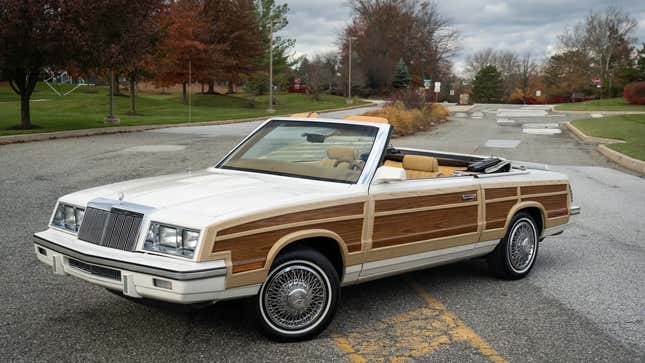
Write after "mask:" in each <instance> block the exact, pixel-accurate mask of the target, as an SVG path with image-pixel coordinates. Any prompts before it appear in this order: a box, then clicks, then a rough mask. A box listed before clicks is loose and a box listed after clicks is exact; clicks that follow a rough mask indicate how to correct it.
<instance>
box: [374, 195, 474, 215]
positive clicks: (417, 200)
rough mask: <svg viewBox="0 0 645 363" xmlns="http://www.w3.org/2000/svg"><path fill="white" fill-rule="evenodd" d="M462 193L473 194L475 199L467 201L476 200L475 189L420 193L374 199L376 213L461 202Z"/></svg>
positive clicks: (462, 200)
mask: <svg viewBox="0 0 645 363" xmlns="http://www.w3.org/2000/svg"><path fill="white" fill-rule="evenodd" d="M464 194H475V199H471V200H468V202H474V201H477V200H478V199H477V198H478V196H477V190H476V189H473V190H466V191H463V192H456V193H446V194H436V195H422V196H415V197H409V198H395V199H382V200H377V201H376V206H375V209H376V213H379V212H389V211H395V210H405V209H414V208H423V207H428V206H439V205H449V204H458V203H463V202H464V199H463V195H464Z"/></svg>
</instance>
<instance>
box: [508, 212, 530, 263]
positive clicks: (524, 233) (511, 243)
mask: <svg viewBox="0 0 645 363" xmlns="http://www.w3.org/2000/svg"><path fill="white" fill-rule="evenodd" d="M537 243H538V241H537V235H536V232H535V226H534V225H533V223H532V222H531V220H529V219H527V218H522V219H520V220H518V221H517V223H515V225H513V229H512V231H511V234H510V236H509V239H508V244H507V248H508V254H507V256H508V262H509V264H510V267H511V269H513V271H515V272H516V273H524V272H526V271H528V270H529V269H530V268H531V265H532V264H533V260H534V259H535V254H536V251H537Z"/></svg>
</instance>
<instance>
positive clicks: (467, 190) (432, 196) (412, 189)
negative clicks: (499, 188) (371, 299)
mask: <svg viewBox="0 0 645 363" xmlns="http://www.w3.org/2000/svg"><path fill="white" fill-rule="evenodd" d="M481 200H482V198H481V191H480V187H479V184H478V183H477V182H476V181H475V179H474V178H473V177H469V176H464V177H453V178H433V179H415V180H402V181H395V182H390V183H382V184H373V185H371V186H370V190H369V203H368V208H367V212H368V213H367V214H366V217H367V218H368V221H367V223H366V224H367V225H368V231H367V233H366V236H367V237H368V238H367V241H366V242H367V243H366V245H367V249H366V255H365V263H364V265H363V269H362V271H361V275H360V276H361V278H369V277H376V276H382V275H387V274H390V273H395V272H397V271H402V270H408V269H413V268H417V267H422V266H429V265H433V264H437V263H441V262H447V261H450V260H455V259H459V258H462V257H464V256H467V255H468V254H469V253H470V252H471V250H472V249H473V248H474V246H475V243H476V242H477V241H478V240H479V234H480V232H481V228H482V222H481V220H482V218H481V216H482V204H481Z"/></svg>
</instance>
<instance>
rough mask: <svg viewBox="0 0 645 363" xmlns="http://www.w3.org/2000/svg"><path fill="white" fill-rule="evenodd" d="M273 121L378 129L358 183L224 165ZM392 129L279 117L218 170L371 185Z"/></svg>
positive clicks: (241, 143)
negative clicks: (348, 125)
mask: <svg viewBox="0 0 645 363" xmlns="http://www.w3.org/2000/svg"><path fill="white" fill-rule="evenodd" d="M273 121H293V122H303V123H309V124H311V123H316V124H323V125H324V124H330V125H334V124H343V125H347V124H350V125H356V126H363V127H372V128H376V129H378V131H377V133H376V136H375V138H374V142H373V143H372V148H371V150H370V155H369V157H368V159H367V162H366V163H365V167H364V168H363V170H362V172H361V175H360V176H359V178H358V180H357V181H348V180H339V179H329V178H322V177H315V176H307V175H301V174H291V173H281V172H275V171H265V170H258V169H245V168H238V167H230V166H225V165H224V163H225V162H226V161H227V160H228V159H229V158H230V157H231V156H232V155H233V154H235V153H236V152H237V151H238V150H239V149H240V148H242V147H244V145H245V144H246V143H247V142H248V141H249V140H250V139H251V138H252V137H253V136H255V135H256V134H257V133H258V132H260V130H262V129H263V128H264V127H265V126H267V125H268V124H269V123H271V122H273ZM390 129H391V126H390V125H389V124H377V123H368V122H358V121H347V120H333V119H311V118H295V117H277V118H270V119H268V120H266V121H265V122H263V123H262V124H261V125H260V126H258V127H257V128H256V129H255V130H253V131H252V132H251V133H250V134H249V135H247V136H246V137H245V138H244V139H242V141H240V143H238V144H237V145H236V146H235V147H234V148H233V149H231V151H229V152H228V153H227V154H226V155H225V156H224V157H223V158H222V159H221V160H220V161H218V162H217V164H215V168H216V169H220V170H235V171H241V172H248V173H259V174H267V175H276V176H285V177H291V178H298V179H307V180H318V181H325V182H332V183H341V184H369V183H370V181H371V179H372V176H373V175H374V173H375V172H376V169H377V167H378V164H379V161H380V160H381V158H382V155H383V153H384V151H385V148H386V146H387V143H388V140H389V137H390Z"/></svg>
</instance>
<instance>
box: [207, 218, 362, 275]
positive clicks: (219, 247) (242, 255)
mask: <svg viewBox="0 0 645 363" xmlns="http://www.w3.org/2000/svg"><path fill="white" fill-rule="evenodd" d="M315 227H316V229H324V230H329V231H332V232H334V233H336V234H338V235H339V236H340V237H341V238H342V239H343V241H344V242H345V244H346V246H347V250H348V252H357V251H360V250H361V236H362V233H363V223H362V221H357V220H353V219H351V220H346V221H337V222H328V223H319V224H316V225H315ZM302 229H303V228H302V227H292V228H284V229H279V230H275V231H270V232H264V233H256V234H252V235H247V236H242V237H236V238H229V239H225V240H217V239H216V240H215V244H214V245H213V250H212V252H213V253H217V252H224V251H230V253H231V263H232V269H233V273H238V272H242V271H245V269H244V266H246V265H250V264H258V263H260V262H261V263H262V266H259V267H257V268H262V267H264V264H265V262H266V258H267V255H268V253H269V251H270V250H271V247H273V245H274V244H275V243H276V241H278V240H279V239H281V238H282V237H284V236H286V235H288V234H290V233H293V232H298V231H300V230H302ZM256 266H257V265H256Z"/></svg>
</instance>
